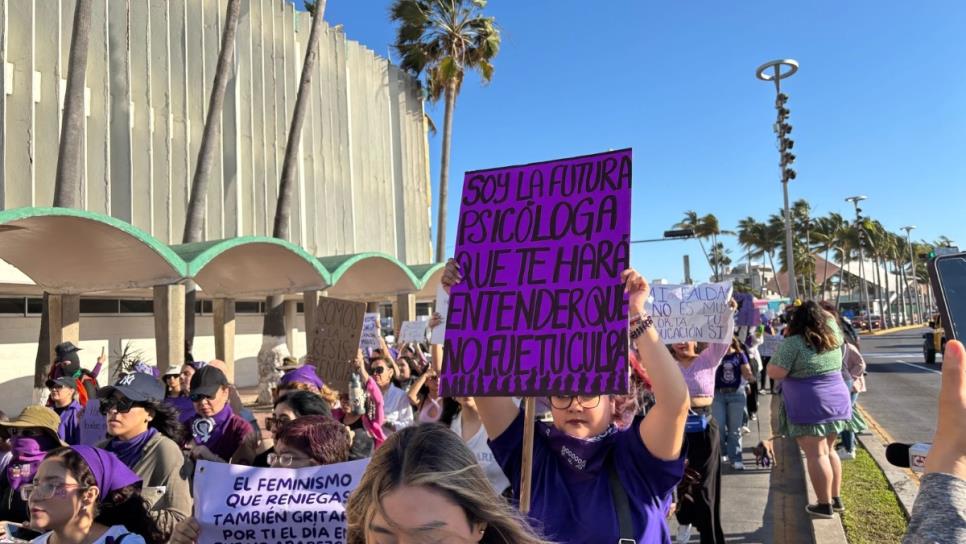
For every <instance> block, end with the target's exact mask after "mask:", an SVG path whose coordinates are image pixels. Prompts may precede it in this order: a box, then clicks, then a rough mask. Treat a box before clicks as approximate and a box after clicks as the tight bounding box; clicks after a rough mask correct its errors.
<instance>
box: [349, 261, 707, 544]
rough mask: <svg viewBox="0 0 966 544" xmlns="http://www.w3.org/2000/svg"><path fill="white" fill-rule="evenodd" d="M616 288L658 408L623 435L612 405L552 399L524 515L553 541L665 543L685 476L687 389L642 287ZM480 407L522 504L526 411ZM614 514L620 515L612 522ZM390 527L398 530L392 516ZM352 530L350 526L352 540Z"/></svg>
mask: <svg viewBox="0 0 966 544" xmlns="http://www.w3.org/2000/svg"><path fill="white" fill-rule="evenodd" d="M621 279H622V281H623V283H624V284H625V290H626V292H627V293H629V295H628V296H629V312H630V337H631V339H632V341H633V345H634V347H635V349H636V350H637V352H638V354H639V355H640V360H641V362H642V363H643V365H644V367H645V368H646V370H647V373H648V376H649V378H650V380H651V384H652V386H653V391H654V397H655V399H656V402H655V404H654V407H653V408H651V410H650V411H649V412H648V414H647V415H646V416H645V417H643V418H637V419H635V422H634V424H632V425H631V426H630V427H628V428H626V429H623V430H620V429H618V427H617V426H616V425H614V411H615V407H614V399H613V398H611V397H610V396H609V395H578V396H551V397H550V405H551V413H552V417H553V420H552V422H551V423H549V424H545V423H543V422H537V423H536V425H537V429H536V431H535V433H534V445H533V468H534V471H533V481H532V483H531V494H532V498H531V510H530V514H529V515H530V518H531V519H532V520H534V522H535V523H536V524H538V525H539V526H540V528H541V531H542V533H543V534H544V536H546V537H547V538H548V539H550V540H564V541H567V542H575V543H579V542H588V543H589V542H616V541H618V540H619V539H621V538H626V539H632V540H634V541H635V542H648V543H650V542H670V534H669V530H668V526H667V522H666V520H665V514H666V512H667V508H668V505H669V503H670V497H671V492H672V491H673V490H674V488H675V486H677V484H678V482H679V481H680V480H681V476H682V474H683V472H684V458H683V455H682V454H683V439H684V424H685V420H686V419H687V412H688V389H687V385H686V384H685V381H684V377H683V376H682V374H681V372H680V371H679V370H678V368H677V366H676V365H675V362H674V360H673V359H672V358H671V355H670V353H669V352H668V350H667V348H665V346H664V344H663V343H662V342H661V338H660V336H659V335H658V333H657V331H656V330H655V328H654V326H653V320H652V319H651V318H650V317H649V316H648V315H646V314H645V313H644V302H645V301H646V300H647V297H648V295H649V292H650V286H649V285H648V283H647V281H646V280H645V279H644V278H643V277H641V276H640V275H639V274H638V273H637V272H635V271H634V270H626V271H624V272H623V273H622V275H621ZM442 281H443V286H444V288H445V289H447V290H448V289H449V288H450V287H451V286H452V285H454V284H456V283H458V282H460V281H462V277H461V274H460V271H459V267H458V266H457V264H456V263H455V261H452V260H451V261H450V262H449V263H447V266H446V270H445V272H444V275H443V280H442ZM723 353H724V352H723V350H722V352H721V354H723ZM712 386H713V382H712ZM476 404H477V406H478V408H479V414H480V419H481V420H482V422H483V426H484V427H485V428H486V432H487V434H488V435H489V436H490V449H491V450H492V451H493V454H494V456H495V457H496V459H497V461H498V462H499V463H500V466H501V467H502V468H503V471H504V473H505V474H506V475H507V477H508V479H509V480H510V483H511V485H512V486H513V495H514V497H515V498H518V497H519V493H520V489H519V482H520V474H521V471H522V452H523V431H524V414H523V411H522V410H521V409H520V408H518V407H517V405H516V403H514V401H513V399H511V398H508V397H478V398H476ZM709 404H710V403H709ZM378 454H379V452H378V451H377V454H376V455H377V456H378ZM374 462H375V461H374ZM371 469H372V465H370V470H371ZM480 472H482V471H480ZM367 474H368V472H367ZM441 479H445V478H441ZM487 487H488V488H489V486H487ZM380 491H381V490H380ZM357 493H358V492H357ZM358 496H359V495H357V496H356V498H357V497H358ZM615 497H617V499H616V500H615ZM620 497H623V498H624V500H622V499H620ZM384 502H385V501H384ZM611 505H615V506H614V507H611ZM383 508H384V509H385V504H383ZM615 509H616V510H617V511H618V512H619V513H620V515H618V516H615V515H614V511H615ZM357 519H358V518H357ZM620 520H624V522H620ZM391 521H392V522H393V523H400V520H398V519H396V517H395V516H392V520H391ZM356 523H357V524H356V525H355V526H356V527H357V528H358V522H356ZM366 523H368V525H369V526H372V525H373V523H374V522H368V521H367V522H366ZM352 526H353V522H351V521H350V531H351V530H352V529H351V527H352Z"/></svg>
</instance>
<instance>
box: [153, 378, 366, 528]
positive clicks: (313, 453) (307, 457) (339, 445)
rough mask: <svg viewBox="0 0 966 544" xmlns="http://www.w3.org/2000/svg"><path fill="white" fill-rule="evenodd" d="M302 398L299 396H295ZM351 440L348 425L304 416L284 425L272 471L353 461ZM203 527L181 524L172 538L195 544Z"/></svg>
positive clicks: (191, 521) (278, 435) (277, 439)
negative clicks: (351, 458) (350, 452)
mask: <svg viewBox="0 0 966 544" xmlns="http://www.w3.org/2000/svg"><path fill="white" fill-rule="evenodd" d="M293 394H298V393H293ZM350 440H351V436H350V435H349V431H348V429H346V428H345V426H344V425H342V424H341V423H339V422H338V421H335V420H334V419H332V418H331V417H327V416H323V415H311V416H302V417H299V418H296V419H293V420H291V421H289V422H287V423H284V424H283V425H282V427H281V428H280V429H278V430H277V433H276V435H275V450H274V451H273V452H272V453H270V454H268V462H269V466H271V467H272V468H307V467H315V466H320V465H331V464H335V463H344V462H346V461H348V460H349V448H350V446H349V442H350ZM200 533H201V526H200V525H199V524H198V521H197V520H196V519H194V518H187V519H185V520H184V521H183V522H181V523H179V524H178V526H177V528H176V529H175V532H174V534H173V535H172V537H171V542H173V543H175V544H194V543H195V542H197V541H198V536H199V535H200Z"/></svg>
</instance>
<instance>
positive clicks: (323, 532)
mask: <svg viewBox="0 0 966 544" xmlns="http://www.w3.org/2000/svg"><path fill="white" fill-rule="evenodd" d="M368 463H369V460H368V459H360V460H358V461H350V462H348V463H339V464H335V465H323V466H318V467H308V468H298V469H290V468H255V467H247V466H242V465H231V464H227V463H212V462H209V461H199V462H198V465H197V468H196V469H195V479H194V497H195V518H196V519H197V520H198V523H199V524H200V525H201V533H200V535H199V537H198V544H228V543H231V544H285V543H287V542H303V543H314V542H326V543H332V544H343V543H345V542H346V541H347V540H348V538H347V534H346V532H347V525H346V512H345V506H346V502H347V501H348V500H349V494H350V493H351V492H352V491H353V490H354V489H355V488H356V486H357V485H358V484H359V480H360V479H361V478H362V473H363V472H364V471H365V469H366V465H367V464H368Z"/></svg>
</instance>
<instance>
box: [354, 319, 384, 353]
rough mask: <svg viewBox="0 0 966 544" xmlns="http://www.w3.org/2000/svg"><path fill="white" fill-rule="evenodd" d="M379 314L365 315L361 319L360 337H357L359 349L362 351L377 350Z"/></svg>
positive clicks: (380, 332)
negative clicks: (367, 349)
mask: <svg viewBox="0 0 966 544" xmlns="http://www.w3.org/2000/svg"><path fill="white" fill-rule="evenodd" d="M381 334H382V331H381V330H380V329H379V314H366V315H365V317H363V318H362V336H360V337H359V347H360V348H362V349H366V348H369V349H379V347H380V344H379V337H380V336H381Z"/></svg>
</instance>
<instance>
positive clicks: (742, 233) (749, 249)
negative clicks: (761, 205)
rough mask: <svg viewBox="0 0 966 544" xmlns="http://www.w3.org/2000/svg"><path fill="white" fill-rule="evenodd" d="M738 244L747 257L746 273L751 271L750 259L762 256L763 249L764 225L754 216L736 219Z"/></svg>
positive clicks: (763, 253)
mask: <svg viewBox="0 0 966 544" xmlns="http://www.w3.org/2000/svg"><path fill="white" fill-rule="evenodd" d="M737 233H738V244H739V245H741V247H742V248H744V250H745V254H746V255H747V257H748V273H749V274H750V273H751V261H752V259H754V258H760V257H764V255H765V251H764V249H763V247H764V245H765V243H764V236H765V225H764V223H759V222H758V221H757V220H755V218H754V217H751V216H748V217H746V218H744V219H742V220H740V221H738V230H737ZM761 283H762V287H764V283H765V282H764V277H762V282H761Z"/></svg>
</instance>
